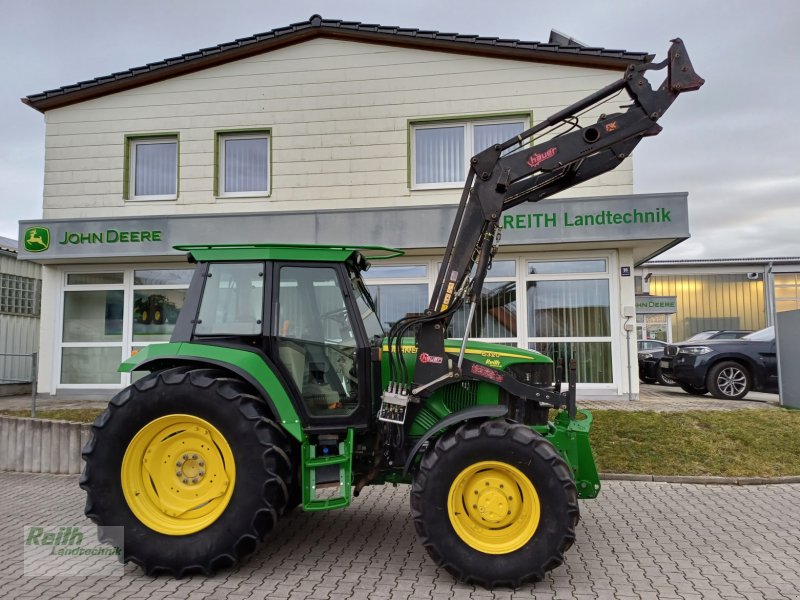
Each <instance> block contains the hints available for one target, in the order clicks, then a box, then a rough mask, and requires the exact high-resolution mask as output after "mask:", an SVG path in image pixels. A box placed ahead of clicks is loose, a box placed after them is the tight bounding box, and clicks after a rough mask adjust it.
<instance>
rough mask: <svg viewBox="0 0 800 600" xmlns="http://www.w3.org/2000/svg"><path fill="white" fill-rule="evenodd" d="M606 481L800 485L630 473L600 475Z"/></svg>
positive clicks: (785, 479)
mask: <svg viewBox="0 0 800 600" xmlns="http://www.w3.org/2000/svg"><path fill="white" fill-rule="evenodd" d="M600 479H602V480H605V481H652V482H655V483H694V484H699V485H768V484H776V483H800V475H784V476H781V477H715V476H713V475H635V474H628V473H600Z"/></svg>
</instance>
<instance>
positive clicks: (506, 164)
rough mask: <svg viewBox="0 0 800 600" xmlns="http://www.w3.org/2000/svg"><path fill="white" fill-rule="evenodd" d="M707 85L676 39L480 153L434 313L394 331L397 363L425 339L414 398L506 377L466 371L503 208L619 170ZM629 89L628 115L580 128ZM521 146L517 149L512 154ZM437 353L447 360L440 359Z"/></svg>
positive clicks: (405, 385) (407, 389)
mask: <svg viewBox="0 0 800 600" xmlns="http://www.w3.org/2000/svg"><path fill="white" fill-rule="evenodd" d="M664 67H666V68H667V76H666V78H665V80H664V82H663V83H662V84H661V86H660V87H658V88H657V89H655V90H654V89H653V88H652V87H651V85H650V83H649V81H648V80H647V79H646V78H645V73H646V72H647V71H649V70H661V69H663V68H664ZM703 83H704V80H703V79H702V78H701V77H699V76H698V75H697V74H696V73H695V71H694V69H693V68H692V64H691V62H690V60H689V57H688V55H687V54H686V50H685V48H684V45H683V42H682V41H681V40H680V39H675V40H673V41H672V45H671V46H670V49H669V53H668V56H667V58H666V59H665V60H664V61H662V62H660V63H657V64H645V65H640V64H632V65H630V66H629V67H628V68H627V69H626V71H625V73H624V75H623V76H622V78H621V79H619V80H618V81H616V82H614V83H612V84H610V85H608V86H606V87H605V88H603V89H601V90H598V91H597V92H595V93H593V94H591V95H589V96H587V97H586V98H584V99H583V100H580V101H579V102H576V103H575V104H573V105H571V106H569V107H567V108H565V109H563V110H561V111H559V112H557V113H556V114H554V115H552V116H551V117H549V118H548V119H546V120H544V121H543V122H541V123H539V124H537V125H536V126H534V127H531V128H530V129H528V130H527V131H524V132H523V133H521V134H519V135H518V136H515V137H513V138H511V139H509V140H507V141H506V142H504V143H501V144H496V145H494V146H493V147H491V148H487V149H485V150H483V151H482V152H480V153H478V154H477V155H475V156H474V157H472V159H471V160H470V168H469V172H468V175H467V180H466V183H465V185H464V189H463V193H462V196H461V202H460V204H459V207H458V210H457V213H456V219H455V222H454V223H453V228H452V230H451V233H450V238H449V241H448V243H447V247H446V249H445V253H444V259H443V261H442V265H441V268H440V270H439V273H438V276H437V279H436V284H435V286H434V288H433V293H432V295H431V299H430V304H429V306H428V309H427V310H426V311H425V313H424V315H422V316H415V317H409V318H406V319H402V320H400V321H399V322H398V323H397V324H395V326H394V327H393V328H392V331H390V333H389V348H390V352H392V353H396V355H395V356H394V358H395V359H396V360H397V363H398V364H399V363H400V362H401V359H400V354H399V351H398V350H399V346H400V342H399V340H400V339H401V338H402V336H403V334H404V333H405V332H407V331H409V330H410V329H411V328H415V329H416V337H417V361H416V368H415V371H414V380H413V384H412V382H411V381H408V378H407V377H406V379H405V380H404V378H403V377H404V373H403V371H402V369H398V373H397V374H398V377H397V379H398V381H397V382H396V386H395V388H394V389H395V390H399V391H400V393H405V394H409V395H411V396H412V397H427V396H429V395H430V394H431V393H433V392H434V391H435V390H436V389H437V388H439V387H441V386H443V385H447V384H448V383H452V382H453V381H454V380H462V381H463V380H467V379H478V380H484V381H494V382H496V383H498V382H502V381H503V380H504V378H505V377H507V374H503V375H501V374H500V373H499V372H497V373H496V374H493V373H492V372H491V369H487V368H485V367H482V368H480V369H476V368H474V365H469V366H470V368H469V369H467V365H468V363H469V361H467V363H465V362H464V350H463V349H464V347H465V344H466V336H467V335H468V332H469V330H470V323H471V320H472V317H473V314H474V311H475V306H476V304H477V303H478V302H479V301H480V297H481V290H482V288H483V281H484V278H485V277H486V273H487V271H488V269H489V268H490V265H491V260H492V257H493V255H494V253H495V252H496V250H497V243H498V242H499V239H500V229H501V228H500V218H501V215H502V214H503V212H504V211H506V210H508V209H510V208H513V207H515V206H517V205H518V204H521V203H523V202H538V201H540V200H542V199H544V198H547V197H549V196H552V195H553V194H556V193H558V192H561V191H564V190H567V189H569V188H571V187H573V186H575V185H578V184H580V183H583V182H584V181H587V180H589V179H592V178H594V177H597V176H598V175H602V174H603V173H607V172H609V171H611V170H613V169H615V168H616V167H617V166H618V165H619V164H620V163H621V162H622V161H623V160H624V159H625V158H626V157H628V156H629V155H630V154H631V152H632V151H633V149H634V148H635V147H636V145H637V144H638V143H639V142H640V141H641V139H642V138H644V137H646V136H652V135H656V134H658V133H659V132H660V131H661V126H660V125H659V124H658V120H659V119H660V118H661V117H662V116H663V114H664V112H666V110H667V109H668V108H669V106H670V105H671V104H672V102H674V100H675V98H677V97H678V96H679V95H680V94H681V93H683V92H686V91H693V90H697V89H699V88H700V86H702V85H703ZM623 91H625V92H627V95H628V97H629V99H630V104H628V105H627V106H626V107H623V108H624V109H625V110H624V111H623V112H618V113H614V114H607V115H606V114H604V115H600V118H599V119H598V121H597V122H596V123H594V124H592V125H590V126H587V127H582V126H581V125H580V123H579V120H578V117H579V114H580V113H582V112H584V111H586V110H587V109H590V108H591V107H593V106H595V105H597V104H599V103H600V102H603V101H605V100H607V99H609V98H611V97H612V96H614V95H616V94H619V93H621V92H623ZM565 124H566V125H570V126H571V127H570V128H569V129H568V130H567V131H565V132H563V133H560V134H557V135H555V137H552V138H550V139H547V140H546V141H543V142H541V143H537V144H535V145H534V146H532V147H527V148H526V147H525V145H526V144H527V143H529V141H531V139H532V138H533V137H534V136H537V135H538V134H541V133H542V132H549V133H553V130H554V129H555V128H558V127H563V126H564V125H565ZM514 148H518V149H517V150H516V151H514V152H513V153H510V154H509V153H508V152H507V151H509V150H512V149H514ZM465 302H467V303H469V305H470V312H469V317H468V321H467V326H466V332H467V333H465V337H464V341H463V344H462V351H461V354H460V356H459V357H458V359H457V361H454V360H453V359H452V358H451V357H447V355H446V353H445V349H444V339H445V335H446V331H447V326H448V324H449V322H450V319H451V318H452V316H453V314H454V313H455V312H456V310H458V309H459V308H460V307H461V306H462V305H463V304H464V303H465ZM431 356H434V357H444V360H441V361H439V360H438V359H437V360H436V361H432V360H430V357H431ZM420 357H424V358H425V360H420ZM573 386H574V383H573ZM573 386H571V387H573ZM503 387H505V385H504V386H503Z"/></svg>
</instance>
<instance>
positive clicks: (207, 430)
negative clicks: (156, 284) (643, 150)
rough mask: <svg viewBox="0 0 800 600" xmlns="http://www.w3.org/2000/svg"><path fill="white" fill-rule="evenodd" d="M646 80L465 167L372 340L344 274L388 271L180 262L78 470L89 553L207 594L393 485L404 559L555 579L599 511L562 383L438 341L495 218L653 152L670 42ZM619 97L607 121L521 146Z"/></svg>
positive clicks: (369, 321) (374, 319) (310, 262)
mask: <svg viewBox="0 0 800 600" xmlns="http://www.w3.org/2000/svg"><path fill="white" fill-rule="evenodd" d="M666 64H669V66H670V75H669V80H668V82H666V83H665V85H662V86H661V87H660V88H659V89H658V90H657V91H653V90H652V89H651V88H650V85H649V83H647V80H646V79H645V78H644V77H643V75H642V71H644V70H646V69H649V68H654V67H653V66H652V65H647V66H644V67H643V66H631V67H630V69H629V70H628V71H627V72H626V75H625V77H624V78H623V79H621V80H620V82H618V83H617V84H614V85H611V86H608V87H607V88H604V89H603V90H601V91H600V92H597V93H595V94H593V95H592V96H590V97H589V98H587V99H585V100H583V101H581V102H579V103H577V104H575V105H573V106H572V107H569V108H568V109H565V110H564V111H561V112H560V113H558V114H557V115H554V117H551V118H550V119H548V120H547V121H545V122H543V123H542V124H541V125H539V126H536V127H534V128H532V129H530V130H528V131H527V132H525V133H523V134H521V135H520V136H518V137H515V138H513V139H512V140H509V141H508V142H506V143H504V144H497V145H495V146H493V147H492V148H489V149H487V150H485V151H484V152H481V153H480V154H478V155H477V156H476V157H474V158H473V159H472V162H471V170H470V175H469V177H468V180H467V182H466V185H465V188H464V194H463V196H462V200H461V205H460V206H459V210H458V213H457V217H456V222H455V224H454V226H453V233H452V234H451V236H450V240H449V242H448V244H447V247H446V250H445V256H444V259H443V262H442V267H441V270H440V273H439V276H438V279H437V282H436V285H435V286H434V291H433V295H432V298H431V301H430V304H429V307H428V309H427V310H425V311H424V313H422V314H416V315H408V316H406V317H405V318H402V319H400V320H399V321H397V322H396V323H394V324H393V326H392V327H391V329H390V330H389V331H388V332H387V331H384V328H383V326H382V325H381V321H380V319H379V318H378V316H377V314H376V313H377V311H376V307H375V305H374V303H373V301H372V299H371V297H370V294H369V291H368V289H367V287H366V286H365V284H364V282H363V280H362V272H363V271H365V270H366V269H368V268H369V265H370V261H374V260H379V259H381V258H390V257H393V256H397V255H399V254H400V252H399V251H396V250H393V249H389V248H381V247H358V246H350V245H342V246H333V245H331V246H304V245H286V244H252V245H248V244H242V245H192V246H180V247H178V249H179V250H181V251H184V252H186V253H187V255H188V258H189V260H190V261H192V262H195V263H196V264H197V267H196V269H195V273H194V278H193V280H192V283H191V286H190V288H189V290H188V294H187V297H186V301H185V304H184V306H183V308H182V310H181V312H180V314H179V316H178V319H177V323H176V324H175V328H174V331H173V334H172V338H171V341H170V342H169V343H165V344H153V345H150V346H148V347H146V348H145V349H143V350H142V351H140V352H139V353H138V354H136V355H135V356H133V357H131V358H130V359H128V360H127V361H125V362H124V363H123V364H122V366H121V367H120V368H121V370H123V371H126V372H131V373H132V374H133V375H132V377H133V379H134V382H133V383H132V384H131V385H130V386H129V387H128V388H126V389H124V390H122V391H121V392H120V393H119V394H117V395H116V396H115V397H114V398H113V399H112V400H111V402H110V403H109V406H108V408H107V410H106V411H105V412H104V413H103V414H102V415H101V416H100V417H98V419H97V420H96V421H95V423H94V425H93V426H92V437H91V439H90V441H89V442H88V444H87V445H86V447H85V448H84V450H83V457H84V460H85V462H86V466H85V469H84V472H83V475H82V477H81V480H80V485H81V487H82V488H83V489H84V490H86V492H87V503H86V514H87V516H89V518H91V519H92V520H93V521H94V522H95V523H97V524H98V526H99V535H100V538H101V539H103V540H104V541H109V542H111V543H114V544H116V545H119V546H121V547H122V556H123V559H124V560H125V561H132V562H134V563H135V564H137V565H140V566H141V567H142V568H143V569H144V570H145V571H146V572H147V573H153V574H155V573H159V572H166V573H171V574H173V575H175V576H177V577H181V576H185V575H188V574H191V573H197V572H199V573H204V574H209V573H213V572H214V571H216V570H218V569H221V568H225V567H228V566H230V565H232V564H234V563H236V562H237V561H239V560H241V559H242V558H244V557H246V556H247V555H249V554H251V553H252V552H253V551H254V550H255V549H256V547H257V544H258V542H259V540H262V539H263V538H264V537H265V536H266V535H267V534H268V533H269V532H270V531H271V530H272V529H273V528H274V527H275V524H276V523H277V521H278V519H279V518H281V516H282V515H284V514H286V513H287V511H289V510H292V509H294V508H295V507H297V506H301V507H302V509H303V510H305V511H324V510H332V509H339V508H345V507H347V506H348V505H350V503H351V501H352V497H353V496H354V495H355V496H358V494H359V492H360V491H361V490H362V489H363V488H364V487H365V486H366V485H377V484H384V483H393V484H398V483H408V484H411V492H410V496H411V514H412V517H413V519H414V522H415V526H416V530H417V532H418V534H419V536H420V539H421V542H422V544H423V545H424V546H425V548H426V549H427V550H428V552H429V554H430V556H431V557H432V558H433V559H434V561H436V563H437V564H439V565H441V566H442V567H444V568H445V569H447V570H448V571H449V572H450V573H452V574H453V575H454V576H455V577H456V578H458V579H460V580H463V581H466V582H472V583H476V584H479V585H482V586H486V587H494V586H498V585H505V586H511V587H516V586H519V585H521V584H522V583H524V582H526V581H536V580H539V579H541V578H542V577H543V576H544V574H545V572H546V571H548V570H550V569H553V568H555V567H557V566H558V565H560V564H561V563H562V562H563V560H564V553H565V552H566V551H567V550H568V549H569V547H570V546H571V545H572V543H573V542H574V540H575V527H576V524H577V523H578V518H579V508H578V499H579V498H594V497H596V496H597V494H598V493H599V491H600V482H599V479H598V475H597V470H596V467H595V463H594V459H593V457H592V452H591V449H590V445H589V430H590V428H591V424H592V417H591V415H590V414H589V412H587V411H578V410H577V409H576V405H575V390H576V381H575V379H576V377H575V364H574V361H570V364H569V368H568V369H567V370H568V372H569V376H568V381H569V385H568V386H567V389H565V390H562V389H561V387H562V386H561V380H562V378H563V377H562V375H563V373H562V372H561V367H559V368H556V367H555V366H554V364H553V361H552V360H551V359H549V358H548V357H546V356H543V355H541V354H539V353H537V352H532V351H528V350H522V349H518V348H510V347H507V346H503V345H494V344H488V343H480V342H474V341H469V340H468V339H467V334H465V336H464V338H463V339H460V340H457V339H456V340H452V339H448V338H447V330H448V325H449V323H450V321H451V319H452V317H453V315H454V314H455V313H456V312H457V311H459V310H461V309H463V312H462V313H461V314H467V315H468V316H467V321H466V327H465V328H464V330H465V331H466V332H469V331H470V330H471V327H470V324H471V322H472V319H473V317H474V314H475V309H476V305H478V304H479V303H480V302H481V297H482V296H481V292H482V287H483V280H484V277H485V276H486V273H487V271H488V270H489V268H490V267H491V260H492V257H493V256H494V254H495V252H496V249H497V242H498V240H499V233H500V228H499V222H500V217H501V214H502V212H503V211H505V210H507V209H508V208H511V207H512V206H515V205H517V204H519V203H521V202H525V201H537V200H540V199H542V198H544V197H547V196H549V195H551V194H553V193H555V192H557V191H561V190H563V189H567V188H569V187H571V186H573V185H575V184H576V183H580V182H582V181H585V180H586V179H589V178H590V177H594V176H596V175H599V174H600V173H604V172H606V171H609V170H611V169H613V168H615V167H616V166H617V165H618V164H619V163H620V162H621V161H622V160H623V159H624V157H625V156H627V155H628V154H629V153H630V151H631V150H632V149H633V147H634V146H635V145H636V144H637V143H638V142H639V141H640V139H641V138H642V137H645V136H648V135H654V134H655V133H658V131H659V130H660V127H659V126H658V125H657V124H656V123H655V120H656V118H655V117H654V115H655V114H656V113H658V115H660V114H661V113H663V111H664V110H666V108H667V107H668V106H669V104H671V102H672V101H673V100H674V98H675V97H676V96H677V95H678V93H680V92H681V91H686V90H691V89H697V88H699V87H700V85H702V83H703V81H702V79H700V78H699V77H697V76H696V75H695V73H694V71H693V70H692V68H691V63H689V61H688V57H687V56H686V52H685V50H684V49H683V45H682V43H681V42H680V41H679V40H678V41H675V42H674V43H673V46H672V48H671V49H670V56H669V59H668V60H667V61H664V63H661V65H660V67H663V66H665V65H666ZM660 67H659V66H658V65H656V67H655V68H660ZM622 89H626V90H627V91H628V93H629V95H630V96H631V98H632V99H633V103H632V104H631V105H630V106H629V107H628V108H627V111H626V112H625V113H621V114H613V115H603V116H602V117H601V120H600V122H599V123H597V124H595V125H592V126H589V127H579V128H576V129H573V130H572V131H570V132H568V133H564V134H563V135H560V136H558V137H555V138H553V139H551V140H550V141H546V142H542V143H541V144H539V145H534V146H529V145H527V140H528V139H530V138H531V137H532V136H533V135H535V134H539V133H540V132H541V131H542V130H544V129H547V128H549V127H552V126H554V125H558V124H561V123H563V122H568V123H570V124H574V123H575V122H576V121H575V115H577V114H578V113H579V112H582V111H584V110H585V109H586V108H588V107H590V106H592V105H593V104H595V103H596V102H600V101H602V100H604V99H605V98H607V97H609V96H611V95H613V94H616V93H617V92H619V91H620V90H622ZM513 146H519V149H518V150H517V151H516V152H512V153H508V152H506V150H508V149H512V147H513ZM484 309H485V307H484ZM484 309H482V310H484ZM503 318H509V316H508V315H505V316H504V317H503ZM120 526H121V527H120ZM120 529H121V530H124V536H123V537H124V539H123V538H118V537H117V535H118V533H117V532H119V531H120Z"/></svg>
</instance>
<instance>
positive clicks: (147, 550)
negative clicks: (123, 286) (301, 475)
mask: <svg viewBox="0 0 800 600" xmlns="http://www.w3.org/2000/svg"><path fill="white" fill-rule="evenodd" d="M290 452H291V446H290V442H289V441H288V440H287V438H286V436H285V435H284V433H283V432H282V430H281V429H280V428H279V427H278V426H277V425H276V424H275V423H274V422H272V421H271V420H269V419H268V418H266V416H265V412H264V409H263V404H262V402H261V400H260V399H259V398H257V397H256V396H254V395H253V393H252V389H251V388H249V386H247V385H246V384H245V383H243V382H242V381H240V380H238V379H231V378H230V376H229V375H228V374H226V373H224V372H220V371H215V370H210V369H191V368H188V367H179V368H175V369H169V370H166V371H161V372H158V373H154V374H151V375H149V376H147V377H145V378H143V379H141V380H139V381H137V382H135V383H134V384H133V385H131V386H129V387H128V388H126V389H124V390H123V391H122V392H120V393H119V394H117V395H116V396H115V397H114V398H113V399H112V400H111V402H110V403H109V406H108V408H107V409H106V411H105V412H104V413H103V414H102V415H100V417H98V418H97V420H96V421H95V423H94V425H93V426H92V437H91V439H90V440H89V442H88V443H87V444H86V447H85V448H84V449H83V458H84V460H85V461H86V466H85V468H84V471H83V474H82V476H81V479H80V486H81V487H82V488H83V489H84V490H86V494H87V499H86V509H85V512H86V515H87V516H88V517H89V518H90V519H91V520H92V521H94V522H95V523H97V525H98V534H99V536H100V539H101V540H102V541H106V542H110V543H112V544H114V545H115V546H118V547H121V548H122V554H123V560H124V561H125V562H128V561H131V562H133V563H135V564H137V565H139V566H141V567H142V568H143V569H144V570H145V572H146V573H147V574H156V573H160V572H166V573H170V574H172V575H174V576H176V577H182V576H185V575H188V574H190V573H203V574H205V575H210V574H213V573H214V572H215V571H216V570H217V569H220V568H226V567H228V566H230V565H232V564H234V563H236V562H237V561H239V560H241V559H243V558H244V557H246V556H248V555H249V554H251V553H252V552H253V551H254V550H255V548H256V545H257V541H258V540H260V539H262V538H263V537H264V536H265V535H266V534H267V533H268V532H269V531H270V530H272V528H273V527H274V526H275V523H276V522H277V519H278V517H279V515H281V514H282V513H283V512H284V509H285V507H286V503H287V499H288V491H287V486H286V481H287V479H288V478H289V477H290V473H291V462H290V459H289V453H290ZM120 530H121V531H120Z"/></svg>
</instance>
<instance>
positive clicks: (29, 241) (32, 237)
mask: <svg viewBox="0 0 800 600" xmlns="http://www.w3.org/2000/svg"><path fill="white" fill-rule="evenodd" d="M24 243H25V250H27V251H28V252H44V251H45V250H47V249H48V248H49V247H50V230H49V229H48V228H47V227H28V228H27V229H26V230H25V239H24Z"/></svg>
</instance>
